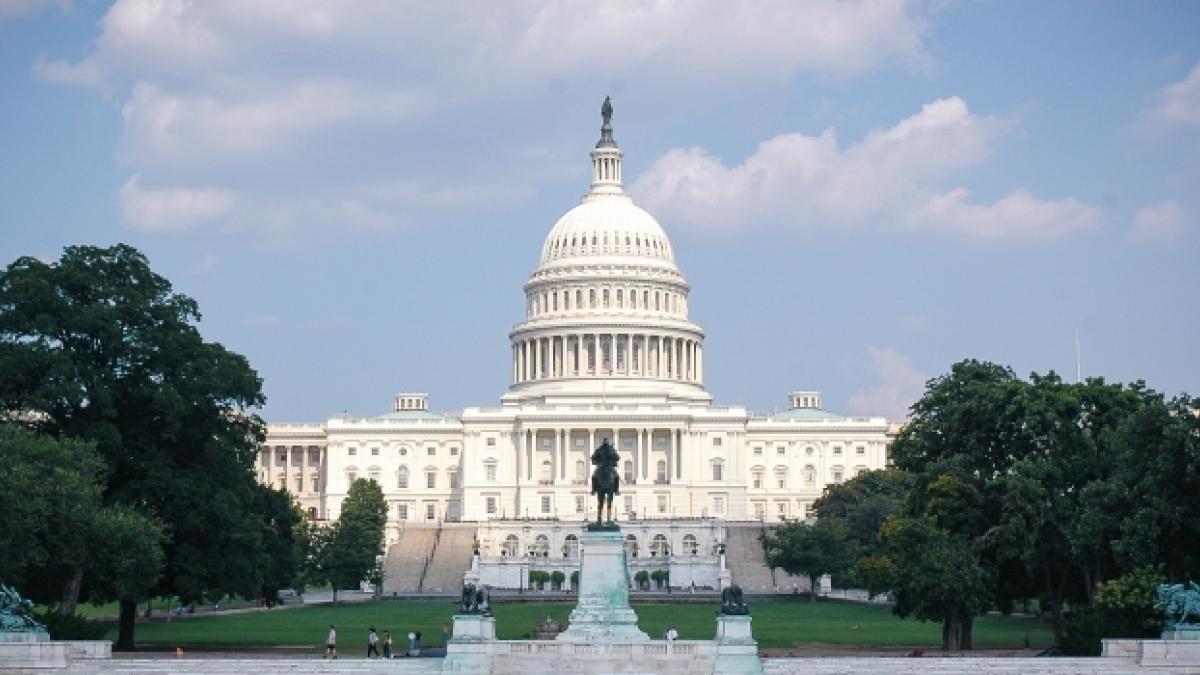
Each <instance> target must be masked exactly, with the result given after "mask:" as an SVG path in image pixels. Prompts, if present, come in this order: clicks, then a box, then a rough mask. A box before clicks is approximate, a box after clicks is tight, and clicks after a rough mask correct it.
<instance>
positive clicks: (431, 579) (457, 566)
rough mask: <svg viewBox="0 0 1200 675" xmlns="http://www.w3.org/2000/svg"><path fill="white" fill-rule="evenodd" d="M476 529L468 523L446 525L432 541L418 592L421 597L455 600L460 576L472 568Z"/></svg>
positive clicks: (461, 581) (461, 580) (461, 578)
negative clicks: (440, 597)
mask: <svg viewBox="0 0 1200 675" xmlns="http://www.w3.org/2000/svg"><path fill="white" fill-rule="evenodd" d="M475 533H476V526H475V525H474V524H471V523H445V524H443V525H442V527H441V528H440V529H439V530H438V534H437V535H436V537H435V540H434V547H433V553H432V555H431V556H430V558H429V564H428V565H427V566H426V569H425V574H424V576H423V578H422V579H421V586H420V590H421V593H424V594H434V595H447V596H457V595H458V594H459V592H460V591H461V590H462V584H463V574H465V573H466V571H467V570H468V569H470V567H471V553H472V548H473V544H474V542H475Z"/></svg>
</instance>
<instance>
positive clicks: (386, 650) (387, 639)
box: [383, 630, 392, 659]
mask: <svg viewBox="0 0 1200 675" xmlns="http://www.w3.org/2000/svg"><path fill="white" fill-rule="evenodd" d="M383 658H385V659H390V658H392V634H391V633H390V632H388V631H386V630H385V631H383Z"/></svg>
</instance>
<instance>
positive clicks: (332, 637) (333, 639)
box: [322, 624, 337, 659]
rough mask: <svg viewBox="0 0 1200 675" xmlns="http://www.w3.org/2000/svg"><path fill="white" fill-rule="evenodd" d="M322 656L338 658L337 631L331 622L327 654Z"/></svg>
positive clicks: (326, 645) (327, 639) (326, 648)
mask: <svg viewBox="0 0 1200 675" xmlns="http://www.w3.org/2000/svg"><path fill="white" fill-rule="evenodd" d="M322 658H326V659H328V658H335V659H336V658H337V631H336V630H334V628H333V624H329V637H327V638H325V656H323V657H322Z"/></svg>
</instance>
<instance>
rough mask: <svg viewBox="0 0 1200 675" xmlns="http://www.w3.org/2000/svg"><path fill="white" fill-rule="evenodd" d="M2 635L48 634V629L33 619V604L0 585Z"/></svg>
mask: <svg viewBox="0 0 1200 675" xmlns="http://www.w3.org/2000/svg"><path fill="white" fill-rule="evenodd" d="M0 633H38V634H45V633H46V627H45V626H43V625H42V624H40V623H38V621H37V619H35V618H33V603H32V602H30V601H29V600H26V599H24V598H22V597H21V594H20V593H17V590H16V589H15V588H12V587H10V586H5V585H4V584H0Z"/></svg>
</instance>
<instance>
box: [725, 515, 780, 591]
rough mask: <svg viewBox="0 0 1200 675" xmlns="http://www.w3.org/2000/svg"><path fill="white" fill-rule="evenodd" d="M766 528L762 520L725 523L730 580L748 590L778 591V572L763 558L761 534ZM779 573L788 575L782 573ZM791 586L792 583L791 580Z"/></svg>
mask: <svg viewBox="0 0 1200 675" xmlns="http://www.w3.org/2000/svg"><path fill="white" fill-rule="evenodd" d="M763 531H764V530H763V527H762V525H760V524H758V523H746V524H742V523H729V524H727V525H726V526H725V566H726V567H727V568H728V569H729V580H730V581H731V582H732V583H735V584H737V585H738V586H741V587H742V591H743V592H745V593H774V592H775V574H774V573H772V572H771V568H770V567H767V564H766V562H764V560H763V550H762V542H761V541H759V537H761V536H762V534H763ZM779 576H781V577H782V576H784V575H783V574H782V572H781V573H780V574H779ZM788 586H791V583H790V582H789V583H788Z"/></svg>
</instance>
